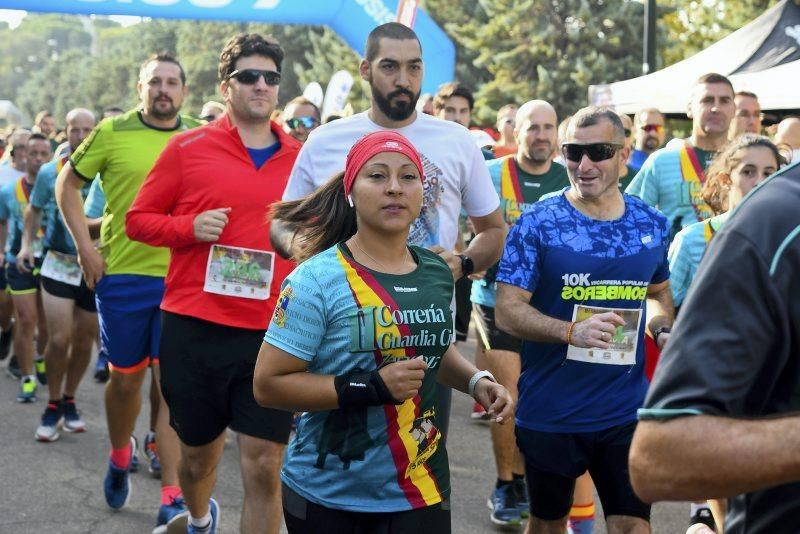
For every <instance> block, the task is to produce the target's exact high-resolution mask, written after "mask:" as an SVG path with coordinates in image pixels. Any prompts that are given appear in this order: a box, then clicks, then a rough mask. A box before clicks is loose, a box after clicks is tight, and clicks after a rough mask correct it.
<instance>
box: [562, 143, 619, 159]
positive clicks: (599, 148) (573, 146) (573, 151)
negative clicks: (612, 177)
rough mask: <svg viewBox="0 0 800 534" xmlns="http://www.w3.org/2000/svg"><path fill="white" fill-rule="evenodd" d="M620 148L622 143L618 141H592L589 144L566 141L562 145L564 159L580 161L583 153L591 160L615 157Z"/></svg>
mask: <svg viewBox="0 0 800 534" xmlns="http://www.w3.org/2000/svg"><path fill="white" fill-rule="evenodd" d="M620 148H622V145H619V144H616V143H590V144H588V145H581V144H578V143H564V144H563V145H561V152H562V154H564V159H566V160H568V161H574V162H576V163H577V162H580V160H581V159H583V155H584V154H586V155H587V156H589V159H590V160H592V161H594V162H595V163H597V162H598V161H605V160H607V159H609V158H612V157H614V154H616V153H617V150H619V149H620Z"/></svg>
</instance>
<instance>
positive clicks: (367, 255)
mask: <svg viewBox="0 0 800 534" xmlns="http://www.w3.org/2000/svg"><path fill="white" fill-rule="evenodd" d="M353 243H355V245H356V248H357V249H358V250H359V251H360V252H361V253H362V254H363V255H364V256H366V257H367V258H369V259H370V260H372V261H373V262H375V263H376V264H377V265H378V267H380V268H381V269H383V272H386V273H389V274H396V273H394V272H392V271H391V270H390V269H387V268H386V266H385V265H383V264H382V263H381V262H379V261H378V260H376V259H375V258H373V257H372V256H370V255H369V254H368V253H367V251H366V250H364V249H363V248H361V245H359V244H358V241H357V240H356V239H355V238H353ZM407 255H408V247H406V255H405V256H403V259H404V260H405V259H406V257H407Z"/></svg>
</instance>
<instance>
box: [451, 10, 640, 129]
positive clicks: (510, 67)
mask: <svg viewBox="0 0 800 534" xmlns="http://www.w3.org/2000/svg"><path fill="white" fill-rule="evenodd" d="M479 5H480V7H481V9H482V10H483V12H484V13H485V22H484V17H477V18H476V19H474V20H472V21H469V22H466V23H464V24H461V25H459V26H458V27H456V26H449V25H448V29H449V30H450V31H451V32H452V33H453V34H454V36H455V38H456V40H457V41H458V42H459V44H460V45H461V46H463V47H465V48H468V49H471V50H474V51H478V54H477V56H476V58H475V64H476V66H477V67H479V68H485V69H486V70H487V71H488V72H489V73H490V75H491V76H492V78H491V79H490V80H488V81H487V82H486V83H485V84H484V85H483V86H482V87H481V88H480V89H479V90H478V93H477V107H478V109H477V114H478V116H479V119H483V120H485V121H486V120H488V121H492V120H493V118H494V117H493V116H492V115H491V113H492V112H493V110H496V109H498V108H499V107H501V106H502V105H504V104H507V103H511V102H516V103H518V104H519V103H522V102H524V101H526V100H529V99H532V98H540V99H544V100H547V101H549V102H550V103H552V104H553V105H554V106H555V108H556V110H557V111H558V113H559V115H560V116H564V115H567V114H571V113H573V112H574V111H576V110H577V109H578V108H580V107H583V106H585V105H586V104H587V96H588V95H587V89H588V86H589V85H590V84H597V83H608V82H613V81H616V80H621V79H625V78H630V77H632V76H635V75H637V74H638V73H639V72H640V65H641V60H640V59H639V56H640V53H639V50H641V30H640V21H641V20H642V10H643V8H642V5H641V4H638V3H635V2H629V1H619V0H618V1H614V2H612V1H605V0H596V1H593V2H589V1H588V0H550V1H547V2H543V1H539V0H480V3H479ZM632 51H635V52H634V53H632Z"/></svg>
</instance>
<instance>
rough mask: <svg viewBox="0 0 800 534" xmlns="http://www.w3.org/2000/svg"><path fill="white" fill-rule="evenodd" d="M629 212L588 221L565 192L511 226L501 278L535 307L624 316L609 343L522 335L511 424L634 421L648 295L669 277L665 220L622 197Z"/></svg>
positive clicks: (588, 426) (563, 427)
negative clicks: (592, 345)
mask: <svg viewBox="0 0 800 534" xmlns="http://www.w3.org/2000/svg"><path fill="white" fill-rule="evenodd" d="M623 198H624V201H625V213H624V214H623V215H622V217H620V218H619V219H616V220H613V221H598V220H594V219H590V218H589V217H587V216H586V215H584V214H583V213H581V212H580V211H578V210H577V209H575V208H574V207H573V206H572V204H570V203H569V201H568V200H567V198H566V196H565V193H560V194H556V195H554V196H551V197H549V198H546V199H544V200H541V201H539V202H537V203H536V204H535V205H534V206H533V207H532V208H531V209H529V210H528V211H527V212H525V213H524V214H523V215H522V217H520V219H519V220H518V221H517V224H515V225H514V227H513V228H511V231H510V233H509V236H508V239H507V241H506V246H505V250H504V253H503V259H502V260H501V262H500V269H499V271H498V274H497V281H498V282H502V283H504V284H509V285H513V286H517V287H520V288H522V289H524V290H526V291H529V292H531V293H532V298H531V305H532V306H533V307H534V308H536V309H537V310H538V311H539V312H541V313H543V314H544V315H547V316H550V317H554V318H556V319H560V320H562V321H580V320H583V319H586V318H588V317H590V316H591V315H593V314H594V313H601V312H604V311H609V310H610V311H614V312H615V313H617V314H619V315H621V316H622V318H623V319H624V320H625V321H626V324H625V326H621V327H619V328H618V329H617V332H616V333H615V335H614V337H613V338H612V349H614V350H611V349H609V350H599V349H596V350H589V349H579V348H577V347H572V346H568V345H566V344H560V343H539V342H533V341H525V342H524V344H523V348H522V374H521V376H520V378H519V404H518V406H517V414H516V422H517V425H519V426H521V427H524V428H527V429H529V430H536V431H541V432H565V433H571V432H595V431H600V430H605V429H608V428H611V427H614V426H617V425H621V424H625V423H629V422H632V421H635V420H636V410H637V409H638V408H639V407H640V406H641V404H642V401H643V400H644V395H645V391H646V389H647V380H646V378H645V376H644V326H645V320H646V318H645V315H646V307H645V299H646V297H647V289H648V286H649V285H651V284H658V283H661V282H664V281H665V280H667V279H668V278H669V269H668V265H667V246H668V237H669V236H668V232H667V222H666V219H665V218H664V216H663V215H661V214H660V213H659V212H658V211H657V210H656V209H655V208H651V207H649V206H647V205H646V204H644V202H642V201H641V200H639V199H637V198H634V197H631V196H628V195H623Z"/></svg>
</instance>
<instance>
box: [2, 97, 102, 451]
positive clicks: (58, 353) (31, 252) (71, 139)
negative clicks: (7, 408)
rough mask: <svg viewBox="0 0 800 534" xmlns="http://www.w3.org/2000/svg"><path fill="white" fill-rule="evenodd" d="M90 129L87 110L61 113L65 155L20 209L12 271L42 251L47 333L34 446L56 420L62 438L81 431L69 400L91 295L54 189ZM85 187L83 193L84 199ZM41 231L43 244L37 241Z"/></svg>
mask: <svg viewBox="0 0 800 534" xmlns="http://www.w3.org/2000/svg"><path fill="white" fill-rule="evenodd" d="M95 123H96V120H95V117H94V114H93V113H92V112H91V111H89V110H88V109H84V108H76V109H73V110H71V111H70V112H69V113H67V116H66V124H67V130H66V133H67V142H68V143H69V152H68V153H67V154H65V155H63V156H61V157H60V158H57V159H55V160H53V161H51V162H50V163H48V164H46V165H43V166H42V168H41V170H40V171H39V175H38V176H37V178H36V184H35V185H34V187H33V190H32V191H31V193H30V202H29V203H28V205H27V207H26V209H25V218H24V227H23V234H22V244H21V246H20V250H19V253H18V254H17V265H18V266H19V267H20V269H27V267H26V266H28V265H34V264H35V263H34V262H35V261H36V260H35V256H37V255H38V254H37V251H39V250H41V248H44V249H45V250H47V254H46V255H45V257H44V262H43V264H42V269H41V271H40V273H39V280H40V284H41V298H42V306H43V308H44V314H45V321H46V323H47V330H48V339H47V346H46V347H45V350H44V357H45V363H46V369H47V388H48V391H49V401H48V403H47V406H46V408H45V410H44V414H43V415H42V419H41V424H40V425H39V428H38V429H37V431H36V439H37V440H38V441H55V440H57V439H58V437H59V433H58V429H59V421H62V420H63V429H64V430H65V431H66V432H83V431H84V430H85V429H86V425H85V424H84V422H83V421H82V420H81V418H80V415H78V410H77V408H76V407H75V395H76V392H77V389H78V386H79V384H80V382H81V378H82V377H83V375H84V373H85V371H86V366H87V365H88V364H89V359H90V358H91V354H92V343H93V342H94V339H95V338H96V337H97V308H96V306H95V302H94V292H93V291H91V290H90V289H89V288H87V287H86V283H85V282H84V280H83V277H82V276H81V271H80V267H79V266H78V260H77V256H76V252H75V245H74V243H73V242H72V238H71V237H70V236H69V233H68V232H67V230H66V228H65V227H64V222H63V220H62V218H61V214H60V213H59V212H58V209H56V202H55V184H56V176H58V173H59V172H61V169H62V168H63V167H64V165H65V164H66V163H67V161H68V160H69V155H70V154H71V153H72V152H73V151H74V150H75V149H77V148H78V146H79V145H80V144H81V142H82V141H83V140H84V139H85V138H86V137H87V136H88V135H89V134H90V133H91V132H92V130H93V129H94V127H95ZM89 185H90V184H89V183H87V184H86V185H85V186H84V188H83V192H84V198H85V196H86V194H87V193H88V190H89ZM43 222H44V224H43ZM42 228H44V239H41V238H40V232H41V229H42ZM39 254H41V252H39Z"/></svg>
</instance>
